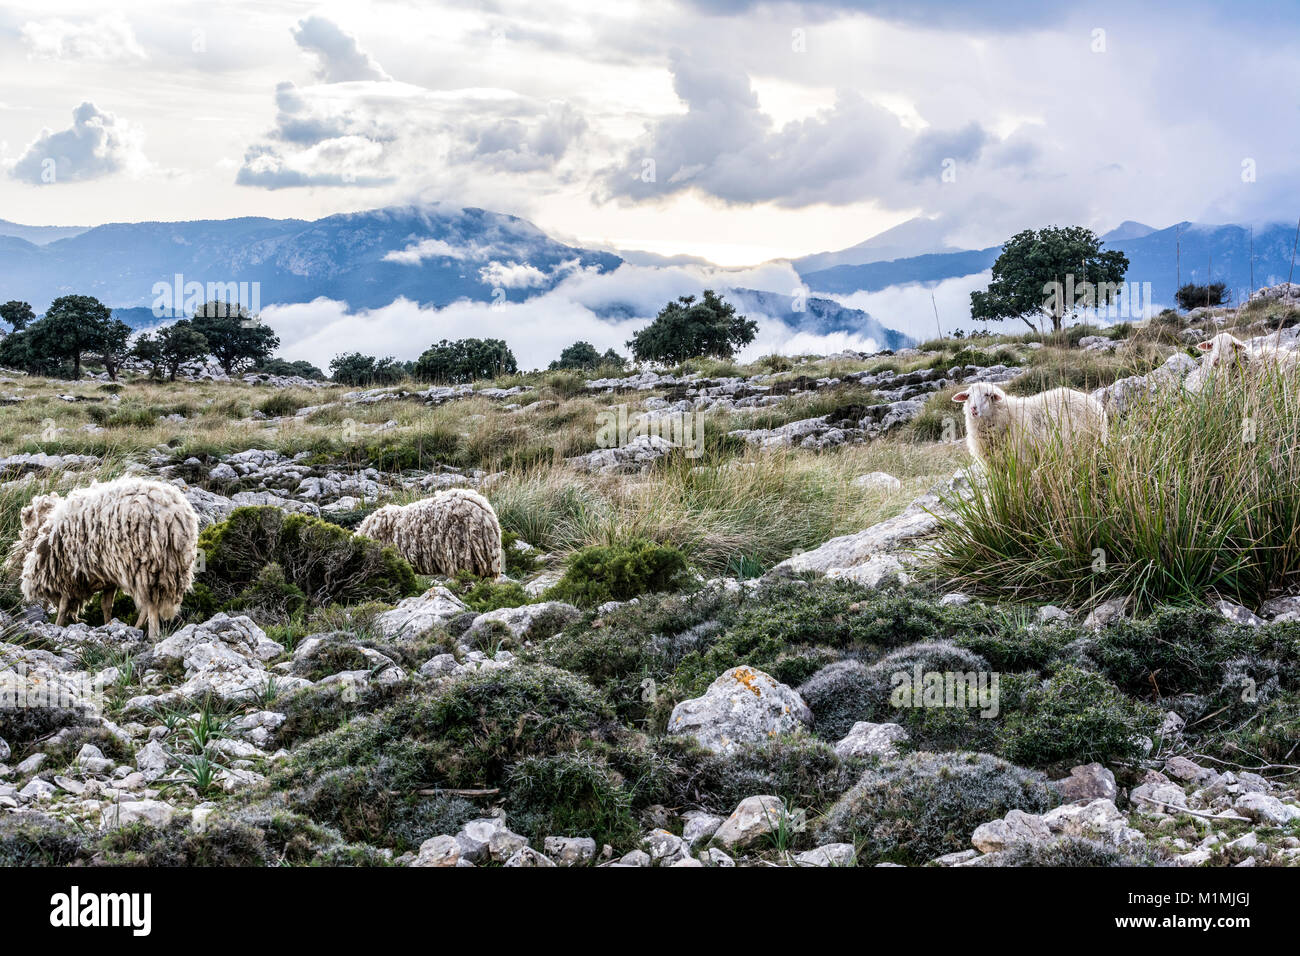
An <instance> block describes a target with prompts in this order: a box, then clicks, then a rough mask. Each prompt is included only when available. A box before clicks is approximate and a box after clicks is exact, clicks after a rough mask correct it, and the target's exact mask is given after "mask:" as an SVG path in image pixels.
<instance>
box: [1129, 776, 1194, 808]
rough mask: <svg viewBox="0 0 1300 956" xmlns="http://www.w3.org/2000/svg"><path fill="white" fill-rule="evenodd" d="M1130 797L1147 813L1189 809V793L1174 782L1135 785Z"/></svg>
mask: <svg viewBox="0 0 1300 956" xmlns="http://www.w3.org/2000/svg"><path fill="white" fill-rule="evenodd" d="M1129 799H1130V800H1132V801H1133V803H1134V805H1135V806H1137V807H1138V809H1139V811H1140V812H1142V813H1147V814H1152V813H1155V814H1159V813H1177V812H1178V811H1179V810H1186V809H1187V794H1185V793H1183V788H1182V787H1179V786H1175V785H1174V784H1172V783H1144V784H1142V785H1141V786H1138V787H1134V788H1133V791H1132V792H1131V793H1130V794H1129Z"/></svg>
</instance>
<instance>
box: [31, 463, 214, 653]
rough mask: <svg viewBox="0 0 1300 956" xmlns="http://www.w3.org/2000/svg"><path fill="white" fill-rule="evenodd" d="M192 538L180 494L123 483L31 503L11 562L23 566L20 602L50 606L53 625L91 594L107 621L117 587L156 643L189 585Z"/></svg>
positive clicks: (195, 535)
mask: <svg viewBox="0 0 1300 956" xmlns="http://www.w3.org/2000/svg"><path fill="white" fill-rule="evenodd" d="M198 539H199V522H198V516H197V515H196V514H195V512H194V508H193V506H191V505H190V503H189V502H188V501H187V500H186V499H185V496H184V495H182V494H181V492H180V491H179V490H178V489H176V488H175V487H173V486H172V485H169V484H165V483H163V482H160V481H149V480H146V479H142V478H134V477H126V478H118V479H116V480H114V481H109V482H104V483H96V484H93V485H91V486H90V487H89V488H78V489H76V490H74V491H72V492H71V493H70V494H69V495H68V496H67V497H66V498H64V497H62V496H60V495H57V494H51V495H40V496H38V497H37V498H34V499H33V500H32V502H31V503H30V504H29V505H28V506H27V507H25V508H24V509H23V511H22V530H21V532H20V534H19V538H18V541H17V543H16V544H15V546H14V550H13V552H12V553H11V555H10V561H11V562H13V563H17V562H19V561H21V563H22V569H23V571H22V592H23V597H24V598H25V599H26V600H28V601H34V602H37V603H42V604H51V605H53V606H55V607H56V608H57V609H58V616H57V618H56V620H55V623H56V624H58V625H60V626H62V625H64V624H66V623H67V619H68V616H69V614H70V613H71V614H72V615H73V616H75V615H76V614H77V612H78V611H79V610H80V609H81V607H82V605H84V604H85V603H86V601H88V600H90V598H91V597H92V596H93V595H94V594H95V593H96V592H97V591H98V592H102V594H101V597H100V600H101V603H102V607H103V611H104V620H105V622H107V621H109V620H111V618H112V609H113V598H114V597H115V596H116V593H117V591H118V590H119V589H120V590H122V591H123V592H125V593H126V594H127V595H129V596H130V597H131V599H132V600H133V601H135V604H136V607H137V608H139V611H140V616H139V618H138V619H137V620H136V627H141V626H143V625H144V624H145V623H146V622H147V624H148V632H149V637H150V639H151V640H156V639H157V637H158V632H159V630H160V627H161V620H162V619H163V618H168V619H170V618H172V617H175V616H176V612H177V611H178V610H180V605H181V599H182V598H183V597H184V596H185V592H186V591H188V590H189V588H190V585H191V584H192V583H193V580H194V561H195V558H196V556H197V553H198Z"/></svg>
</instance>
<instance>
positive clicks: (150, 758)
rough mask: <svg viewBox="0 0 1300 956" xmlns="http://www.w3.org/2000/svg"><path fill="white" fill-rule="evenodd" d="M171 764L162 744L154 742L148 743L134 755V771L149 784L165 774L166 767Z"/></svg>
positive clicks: (170, 759)
mask: <svg viewBox="0 0 1300 956" xmlns="http://www.w3.org/2000/svg"><path fill="white" fill-rule="evenodd" d="M171 762H172V758H171V756H170V755H169V754H168V753H167V751H166V750H164V749H163V746H162V744H160V743H159V742H158V741H156V740H151V741H149V742H148V743H147V744H145V745H144V746H143V747H141V748H140V749H139V750H138V751H137V752H136V755H135V766H136V769H138V770H139V771H140V773H141V774H142V775H143V776H144V779H145V780H146V781H147V782H149V783H153V782H154V781H155V780H157V779H158V778H159V777H161V776H162V775H163V774H164V773H166V772H167V765H168V764H169V763H171Z"/></svg>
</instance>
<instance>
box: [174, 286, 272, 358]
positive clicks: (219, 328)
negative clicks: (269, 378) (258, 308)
mask: <svg viewBox="0 0 1300 956" xmlns="http://www.w3.org/2000/svg"><path fill="white" fill-rule="evenodd" d="M193 324H194V331H195V332H198V333H199V334H200V335H202V336H203V337H204V338H205V339H207V340H208V351H210V352H211V353H212V355H213V356H214V357H215V358H216V360H217V363H218V364H219V365H220V366H221V369H222V371H224V372H225V373H226V374H227V375H233V374H234V373H235V371H236V369H239V368H242V367H243V366H245V365H251V364H256V363H258V362H264V361H266V360H267V359H268V358H270V357H271V353H272V352H274V351H275V350H276V349H277V348H279V347H280V337H279V336H277V335H276V334H275V333H274V332H273V331H271V329H270V328H269V327H267V326H265V325H263V324H262V322H261V320H260V319H258V318H257V317H256V316H254V315H251V314H250V313H249V311H248V310H247V309H246V308H244V307H243V306H242V305H239V304H238V303H234V304H231V303H228V302H220V301H214V302H208V303H207V304H205V305H204V306H203V307H202V308H201V309H199V310H198V311H197V312H195V313H194V318H193Z"/></svg>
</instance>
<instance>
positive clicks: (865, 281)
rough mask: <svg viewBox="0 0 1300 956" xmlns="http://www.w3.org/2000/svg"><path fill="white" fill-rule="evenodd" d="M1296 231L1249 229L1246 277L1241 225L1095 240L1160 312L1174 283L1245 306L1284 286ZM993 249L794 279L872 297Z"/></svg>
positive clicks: (958, 269)
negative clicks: (1114, 252) (1222, 292)
mask: <svg viewBox="0 0 1300 956" xmlns="http://www.w3.org/2000/svg"><path fill="white" fill-rule="evenodd" d="M1295 234H1296V229H1295V226H1294V225H1289V224H1284V223H1274V224H1268V225H1260V226H1256V227H1254V233H1253V236H1254V239H1253V241H1254V252H1253V279H1252V251H1251V242H1252V232H1251V229H1250V227H1248V226H1241V225H1233V224H1226V225H1203V224H1198V223H1190V222H1182V223H1177V224H1175V225H1173V226H1169V227H1168V228H1165V229H1154V228H1152V227H1151V226H1146V225H1144V224H1142V223H1140V222H1134V221H1132V220H1129V221H1126V222H1123V223H1121V224H1120V225H1119V226H1117V227H1116V228H1115V229H1112V230H1111V231H1110V232H1108V233H1106V234H1104V236H1103V237H1102V238H1103V240H1104V243H1105V244H1104V246H1103V248H1105V249H1119V250H1120V251H1122V252H1123V253H1124V254H1125V255H1126V256H1128V259H1129V268H1128V273H1127V275H1126V277H1125V281H1127V282H1129V283H1138V284H1139V285H1141V284H1144V283H1150V289H1151V301H1152V302H1153V303H1154V304H1155V305H1156V306H1160V307H1163V306H1170V305H1173V303H1174V292H1175V291H1176V290H1177V287H1178V284H1179V282H1180V281H1181V282H1184V283H1186V282H1196V283H1198V284H1203V283H1205V282H1206V281H1207V277H1208V280H1209V281H1214V282H1225V283H1227V285H1228V288H1229V289H1230V290H1231V291H1232V294H1233V301H1234V302H1241V301H1244V300H1245V299H1246V298H1247V297H1248V296H1249V294H1250V291H1251V289H1252V288H1256V289H1258V288H1260V287H1262V286H1266V285H1276V284H1277V283H1279V282H1285V281H1287V277H1288V275H1290V274H1291V257H1292V253H1293V249H1294V246H1295ZM854 248H856V247H854ZM846 251H847V250H846ZM1000 252H1001V247H1000V246H992V247H990V248H988V249H979V250H966V251H961V252H947V253H934V254H928V255H920V256H908V257H905V258H901V259H893V260H890V261H886V262H870V263H865V264H861V265H839V266H833V267H831V268H826V269H817V270H812V271H805V270H803V269H800V270H799V274H800V276H801V277H802V278H803V280H804V282H806V283H807V284H808V287H809V288H810V289H812V290H813V291H814V292H822V293H831V294H835V295H848V294H851V293H853V292H858V291H867V292H878V291H880V290H882V289H886V288H889V287H890V286H901V285H907V284H909V283H922V284H925V283H934V282H938V281H940V280H943V279H953V278H959V277H963V276H972V277H973V276H975V275H976V274H977V273H980V272H983V271H985V270H987V269H989V268H991V267H992V265H993V263H994V262H995V261H996V260H997V257H998V255H999V253H1000ZM971 287H972V289H975V288H982V287H983V283H982V281H972V284H971Z"/></svg>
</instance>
